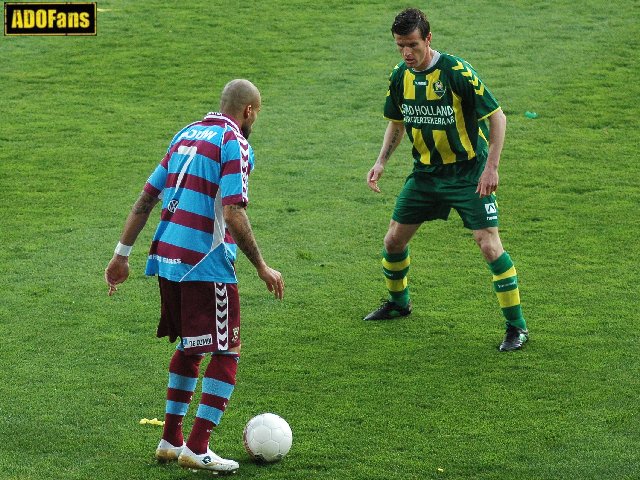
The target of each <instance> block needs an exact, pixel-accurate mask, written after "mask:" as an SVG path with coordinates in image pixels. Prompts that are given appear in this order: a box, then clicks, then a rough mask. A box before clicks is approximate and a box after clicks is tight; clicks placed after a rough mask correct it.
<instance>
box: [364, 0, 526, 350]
mask: <svg viewBox="0 0 640 480" xmlns="http://www.w3.org/2000/svg"><path fill="white" fill-rule="evenodd" d="M391 32H392V34H393V37H394V39H395V42H396V45H397V46H398V50H399V52H400V54H401V55H402V60H403V61H402V62H400V63H399V64H398V65H396V67H395V68H394V69H393V72H392V73H391V77H390V80H389V91H388V92H387V98H386V103H385V107H384V115H385V118H387V120H389V124H388V126H387V130H386V132H385V135H384V141H383V144H382V149H381V151H380V155H379V156H378V159H377V160H376V162H375V164H374V165H373V167H372V168H371V170H369V173H368V175H367V183H368V185H369V188H371V189H372V190H373V191H375V192H380V189H379V187H378V180H379V179H380V177H381V176H382V174H383V173H384V168H385V165H386V163H387V161H388V160H389V157H390V156H391V154H392V153H393V151H394V150H395V149H396V147H397V146H398V145H399V143H400V141H401V140H402V137H403V135H404V131H405V130H406V132H407V136H408V137H409V140H411V142H412V144H413V150H412V153H413V159H414V162H413V172H412V173H411V175H409V177H408V178H407V180H406V182H405V185H404V187H403V189H402V191H401V192H400V194H399V195H398V198H397V201H396V206H395V209H394V211H393V215H392V219H391V223H390V225H389V230H388V231H387V234H386V236H385V238H384V251H383V259H382V266H383V272H384V275H385V279H386V284H387V289H388V290H389V299H388V300H387V301H385V302H384V303H383V304H382V305H381V306H380V307H379V308H378V309H377V310H374V311H373V312H371V313H370V314H369V315H367V316H366V317H365V318H364V319H365V320H385V319H392V318H398V317H403V316H406V315H409V314H410V313H411V302H410V299H409V288H408V286H407V273H408V271H409V265H410V263H411V259H410V256H409V248H408V245H409V241H410V240H411V238H412V237H413V235H414V234H415V233H416V231H417V230H418V228H419V227H420V225H422V223H423V222H427V221H430V220H436V219H443V220H446V219H447V218H448V216H449V212H450V211H451V209H452V208H454V209H455V210H456V211H457V212H458V214H459V215H460V217H461V218H462V221H463V224H464V226H465V227H466V228H468V229H470V230H472V231H473V237H474V239H475V241H476V243H477V244H478V246H479V247H480V250H481V251H482V254H483V256H484V258H485V259H486V261H487V263H488V265H489V269H490V270H491V273H492V274H493V286H494V289H495V292H496V295H497V297H498V301H499V303H500V307H501V309H502V313H503V315H504V317H505V319H506V334H505V337H504V340H503V341H502V343H501V344H500V347H499V348H500V350H501V351H509V350H517V349H519V348H521V347H522V345H523V344H524V342H526V341H527V339H528V338H529V332H528V330H527V325H526V322H525V319H524V317H523V315H522V308H521V306H520V293H519V289H518V277H517V274H516V270H515V267H514V265H513V262H512V261H511V257H510V256H509V254H508V253H507V252H505V250H504V248H503V247H502V242H501V240H500V235H499V233H498V213H499V212H498V207H497V204H496V198H495V191H496V189H497V187H498V163H499V161H500V153H501V151H502V145H503V142H504V135H505V128H506V117H505V115H504V113H503V112H502V109H501V108H500V105H498V102H497V101H496V99H495V98H494V97H493V95H492V94H491V92H489V90H488V89H487V88H486V86H485V85H484V83H483V82H482V80H480V78H479V77H478V74H477V73H476V71H475V70H474V69H473V67H471V65H469V64H468V63H467V62H465V61H464V60H462V59H461V58H458V57H454V56H452V55H448V54H446V53H441V52H438V51H436V50H433V49H432V48H431V31H430V26H429V22H428V21H427V19H426V17H425V15H424V13H423V12H421V11H420V10H418V9H415V8H409V9H406V10H404V11H402V12H401V13H399V14H398V15H397V16H396V18H395V20H394V23H393V26H392V27H391ZM487 122H488V123H489V125H488V126H487Z"/></svg>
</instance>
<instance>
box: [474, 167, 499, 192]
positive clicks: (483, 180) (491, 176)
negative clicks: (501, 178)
mask: <svg viewBox="0 0 640 480" xmlns="http://www.w3.org/2000/svg"><path fill="white" fill-rule="evenodd" d="M496 190H498V169H497V168H491V167H489V166H487V167H485V169H484V172H482V175H480V180H479V181H478V188H476V193H477V194H479V195H480V198H484V197H488V196H489V195H491V194H492V193H494V192H495V191H496Z"/></svg>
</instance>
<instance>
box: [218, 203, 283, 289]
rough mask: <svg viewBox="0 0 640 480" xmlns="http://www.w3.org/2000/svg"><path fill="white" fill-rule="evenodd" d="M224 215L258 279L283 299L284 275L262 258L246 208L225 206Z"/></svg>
mask: <svg viewBox="0 0 640 480" xmlns="http://www.w3.org/2000/svg"><path fill="white" fill-rule="evenodd" d="M223 214H224V221H225V223H226V224H227V228H228V229H229V232H231V235H232V236H233V239H234V240H235V242H236V244H237V245H238V247H239V248H240V250H242V253H244V254H245V256H246V257H247V258H248V259H249V261H250V262H251V263H252V264H253V266H254V267H255V268H256V271H257V273H258V277H260V279H261V280H262V281H263V282H264V283H265V284H266V285H267V288H268V289H269V291H270V292H273V294H274V295H275V297H276V298H278V299H282V297H283V296H284V280H283V279H282V274H281V273H280V272H279V271H277V270H274V269H273V268H271V267H269V266H268V265H267V264H266V263H265V261H264V259H263V258H262V254H261V253H260V249H259V248H258V243H257V242H256V239H255V237H254V235H253V230H252V229H251V223H250V222H249V217H248V216H247V212H246V210H245V207H244V206H243V205H240V204H236V205H225V206H224V209H223Z"/></svg>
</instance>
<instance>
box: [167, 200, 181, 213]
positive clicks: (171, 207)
mask: <svg viewBox="0 0 640 480" xmlns="http://www.w3.org/2000/svg"><path fill="white" fill-rule="evenodd" d="M179 203H180V202H179V201H178V200H176V199H175V198H174V199H173V200H171V201H170V202H169V205H167V210H169V211H170V212H171V213H176V210H177V209H178V204H179Z"/></svg>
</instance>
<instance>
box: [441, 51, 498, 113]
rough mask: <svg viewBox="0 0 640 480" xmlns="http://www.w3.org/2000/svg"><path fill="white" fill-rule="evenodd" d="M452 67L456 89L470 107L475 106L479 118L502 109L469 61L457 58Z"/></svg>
mask: <svg viewBox="0 0 640 480" xmlns="http://www.w3.org/2000/svg"><path fill="white" fill-rule="evenodd" d="M452 69H453V76H452V79H453V87H454V90H455V91H456V93H457V94H458V95H460V96H461V97H462V98H463V102H464V103H466V104H467V106H468V108H470V106H473V110H474V112H475V116H476V118H477V119H478V120H483V119H485V118H487V117H488V116H489V115H491V114H492V113H494V112H495V111H496V110H498V109H500V105H499V104H498V101H497V100H496V98H495V97H494V96H493V94H492V93H491V92H490V91H489V89H488V88H487V87H486V86H485V84H484V82H483V81H482V79H480V77H479V76H478V74H477V72H476V71H475V70H474V69H473V67H472V66H471V65H470V64H469V63H467V62H465V61H463V60H457V64H456V65H455V66H454V67H453V68H452Z"/></svg>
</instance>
